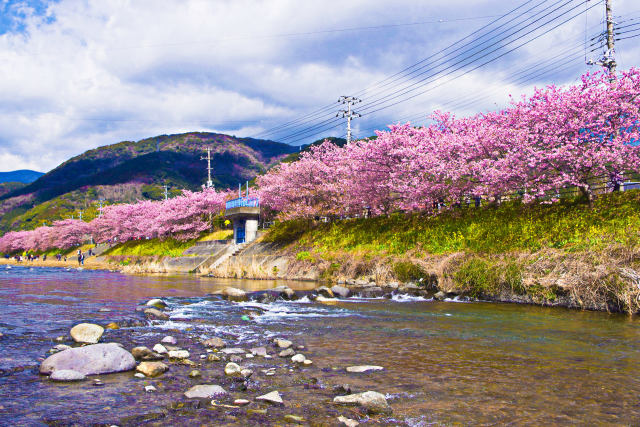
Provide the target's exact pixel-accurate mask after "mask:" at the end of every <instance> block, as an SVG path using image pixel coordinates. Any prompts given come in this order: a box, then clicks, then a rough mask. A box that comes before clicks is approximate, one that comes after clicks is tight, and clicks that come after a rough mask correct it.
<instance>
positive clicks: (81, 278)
mask: <svg viewBox="0 0 640 427" xmlns="http://www.w3.org/2000/svg"><path fill="white" fill-rule="evenodd" d="M0 273H1V274H0V304H1V305H2V306H3V307H4V310H5V313H7V315H6V316H4V317H3V319H2V321H1V322H0V333H2V334H3V335H2V336H1V337H0V340H1V342H2V346H3V352H2V354H0V371H1V374H0V401H1V402H2V403H1V404H0V424H4V423H6V424H12V425H16V424H17V425H59V424H79V425H87V424H99V425H102V424H104V425H114V424H115V425H120V426H133V425H140V424H143V423H147V424H149V425H193V424H194V423H198V424H199V425H200V424H202V425H211V424H215V425H238V426H240V425H254V424H261V425H282V424H288V425H293V424H294V423H298V422H302V423H303V424H311V425H313V424H325V425H338V423H339V422H340V421H339V420H338V418H339V417H345V418H349V419H352V420H355V421H357V422H360V423H362V424H363V425H366V424H381V425H400V426H416V427H417V426H423V425H425V424H447V425H448V424H457V423H462V424H491V423H492V424H509V423H511V424H514V423H515V424H550V423H551V424H562V423H566V424H588V423H590V422H592V421H593V419H598V420H599V421H600V422H602V423H605V424H609V425H624V424H629V423H633V420H635V419H637V418H638V417H639V416H640V414H639V413H638V408H637V407H636V405H635V404H634V402H635V401H636V400H637V399H636V396H637V395H638V393H640V389H638V384H640V382H638V374H637V372H636V371H637V370H636V369H635V363H634V361H635V360H636V359H637V357H638V356H639V353H638V351H639V350H638V349H639V348H640V342H638V336H639V335H638V330H639V329H638V328H639V325H638V321H637V319H634V318H629V317H627V316H624V315H614V314H606V313H598V312H586V311H575V310H563V309H558V308H555V309H551V308H545V307H535V306H525V305H515V304H488V303H483V302H472V303H457V302H452V301H428V300H425V299H424V298H417V297H413V298H409V297H405V298H404V299H402V300H401V299H400V298H396V299H392V300H388V301H384V300H381V299H362V298H358V297H350V298H347V299H343V298H336V299H330V301H327V300H324V299H323V298H316V299H315V300H311V299H310V298H309V295H310V294H312V289H313V288H314V287H315V285H314V284H313V283H310V282H286V283H287V284H288V285H289V286H290V288H291V290H292V291H294V292H295V293H296V294H297V296H298V297H299V298H298V299H297V300H295V301H289V300H286V299H283V298H282V297H281V295H282V294H283V292H284V291H285V288H283V287H282V286H283V285H284V284H285V282H270V281H267V280H260V281H242V280H223V279H215V278H208V277H199V276H195V275H180V276H132V275H123V274H121V273H118V272H106V271H99V270H81V271H78V270H70V271H67V270H65V269H59V268H58V269H53V268H46V267H45V268H33V269H29V268H22V267H12V268H11V269H6V267H4V268H0ZM228 287H234V288H237V289H239V290H241V291H244V292H246V294H245V296H246V298H247V301H237V302H236V301H230V300H229V299H228V298H224V297H222V296H221V295H219V294H221V293H223V292H224V289H225V288H228ZM287 293H288V292H287ZM234 294H237V292H234ZM264 295H270V297H269V298H266V297H264ZM153 298H160V299H161V300H162V301H164V303H166V307H164V308H163V306H164V305H163V304H159V305H158V306H159V307H160V308H157V310H159V312H160V313H161V314H162V315H164V316H166V317H168V318H167V319H165V318H162V317H164V316H162V315H161V316H160V317H157V316H155V315H153V314H149V313H147V314H145V313H144V310H148V309H149V308H151V307H152V306H151V305H146V304H147V302H148V301H149V300H150V299H153ZM327 299H329V298H327ZM35 317H37V318H38V319H40V321H39V322H33V318H35ZM81 323H91V324H96V325H99V326H100V327H103V328H105V329H104V331H103V333H102V336H101V337H100V338H99V340H98V342H99V343H109V342H115V343H119V344H121V345H122V347H123V348H122V351H126V352H128V353H130V354H131V355H132V356H133V354H134V353H135V354H136V355H138V356H139V359H140V360H136V361H135V365H136V366H139V365H140V364H141V363H142V362H144V360H142V357H140V356H141V355H142V354H143V353H144V352H145V351H144V350H141V349H140V347H146V348H147V349H149V350H151V352H156V350H161V348H159V347H157V344H161V345H162V346H164V347H165V348H166V349H167V351H174V352H180V351H187V352H188V354H189V355H188V357H168V354H165V356H164V358H162V359H160V360H157V361H151V360H148V361H147V362H160V363H162V364H164V365H166V366H167V367H168V370H166V371H165V372H163V373H158V374H157V375H156V376H150V375H146V374H145V376H144V377H142V376H140V375H137V376H136V373H138V374H141V372H138V371H136V370H135V367H133V369H131V370H126V371H123V372H119V373H110V374H106V373H103V374H96V375H89V376H88V377H87V378H86V379H85V380H82V381H77V382H57V381H53V380H51V379H50V378H49V376H47V375H41V374H40V373H39V371H40V368H41V366H42V363H43V361H44V359H46V358H47V357H49V356H51V355H52V354H54V352H56V351H57V353H55V354H58V355H62V354H64V352H65V351H69V350H70V349H66V347H64V346H69V347H71V349H86V348H89V347H90V346H91V345H90V344H89V345H83V344H80V343H77V342H75V340H74V339H73V338H72V336H71V335H70V331H71V330H72V329H73V328H74V327H75V326H76V325H78V324H81ZM113 324H117V325H118V329H110V327H113ZM108 325H111V326H109V327H108ZM167 336H170V337H172V338H173V339H175V344H171V343H170V342H168V341H169V340H171V339H166V337H167ZM276 338H281V339H285V340H288V341H290V342H291V346H290V347H289V348H293V351H294V354H293V355H289V356H283V357H280V356H279V354H280V353H281V352H282V351H284V350H286V349H282V348H280V346H279V345H278V344H277V343H276V341H275V339H276ZM165 339H166V341H165V342H163V340H165ZM220 341H224V344H225V346H224V347H222V348H220V347H217V348H216V345H218V343H220ZM171 342H173V340H171ZM514 342H517V345H514ZM285 345H286V344H285ZM58 346H59V347H58ZM300 346H303V347H304V348H302V347H300ZM56 347H57V348H56ZM154 347H155V348H156V350H154ZM170 347H171V348H170ZM136 348H138V349H137V350H136V351H134V349H136ZM262 348H264V350H265V352H266V353H263V351H262ZM52 349H54V350H53V352H51V350H52ZM231 349H236V350H231ZM238 349H239V350H238ZM60 350H62V351H60ZM223 350H226V351H223ZM240 350H241V351H240ZM252 350H254V351H252ZM297 353H300V354H302V355H303V356H304V358H305V359H304V360H310V361H312V363H311V364H307V365H305V364H304V361H302V363H299V362H296V361H294V360H292V358H293V357H294V356H295V355H296V354H297ZM148 354H149V353H148ZM262 354H266V356H271V357H265V356H263V355H262ZM174 355H175V356H185V354H184V353H177V354H175V353H174ZM149 356H150V357H156V356H154V355H151V354H149ZM149 356H148V357H149ZM218 358H219V359H220V360H217V359H218ZM232 358H233V360H232ZM130 360H131V359H129V361H130ZM296 360H301V358H300V357H298V358H296ZM229 363H235V364H237V365H238V366H239V367H241V368H244V369H249V370H251V371H253V373H252V374H251V376H250V377H249V378H248V379H246V378H244V377H242V378H241V377H240V376H238V377H235V376H232V375H228V374H227V373H225V368H226V367H227V365H228V364H229ZM364 365H369V366H377V367H381V368H382V369H381V370H380V369H378V370H375V369H372V370H369V371H368V372H350V371H348V370H347V368H348V367H355V366H364ZM148 367H149V366H146V367H145V366H142V367H140V370H142V369H143V368H144V369H145V370H146V368H148ZM232 367H233V366H232ZM363 369H364V368H363ZM193 371H199V375H198V373H195V372H193ZM240 371H242V369H241V370H240ZM147 372H149V373H150V372H151V371H147ZM229 372H235V371H231V370H229ZM240 373H241V372H240ZM245 374H248V372H246V371H245ZM532 378H533V381H532ZM96 380H99V381H96ZM525 382H526V383H528V384H531V387H526V388H523V387H522V384H523V383H525ZM611 384H614V385H615V386H610V385H611ZM202 385H209V386H219V387H221V388H222V389H223V390H224V391H225V392H226V394H224V395H222V396H219V397H213V398H198V397H193V395H192V394H189V396H187V395H185V393H186V392H188V391H189V390H191V389H192V388H193V387H194V386H202ZM199 390H201V391H202V388H199ZM206 390H211V389H205V390H204V391H206ZM274 391H277V392H278V394H279V396H280V397H281V398H282V403H281V404H280V403H277V402H275V403H269V402H267V401H264V400H260V399H258V398H259V397H260V396H264V395H265V394H269V393H272V392H274ZM366 391H375V392H378V393H380V394H381V395H382V396H383V397H384V400H386V403H387V405H388V406H389V408H390V409H391V413H378V414H374V413H369V410H368V409H366V407H363V406H358V405H357V404H354V406H351V405H349V406H343V405H342V404H340V403H339V402H335V401H334V400H335V399H336V397H339V396H345V395H348V394H349V393H350V394H358V393H363V392H366ZM239 400H240V401H239ZM242 400H246V401H248V403H245V402H243V401H242ZM212 401H213V402H212ZM237 401H238V402H237ZM298 417H301V418H302V419H303V420H304V421H301V420H300V419H299V418H298Z"/></svg>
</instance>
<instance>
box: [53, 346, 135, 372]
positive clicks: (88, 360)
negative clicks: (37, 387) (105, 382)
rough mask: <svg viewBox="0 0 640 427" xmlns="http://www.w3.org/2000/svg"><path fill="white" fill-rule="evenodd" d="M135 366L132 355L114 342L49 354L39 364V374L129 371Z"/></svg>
mask: <svg viewBox="0 0 640 427" xmlns="http://www.w3.org/2000/svg"><path fill="white" fill-rule="evenodd" d="M135 367H136V360H135V359H134V358H133V355H132V354H131V353H129V352H128V351H127V350H125V349H123V348H122V347H120V346H119V345H118V344H116V343H108V344H93V345H88V346H85V347H76V348H70V349H68V350H64V351H61V352H60V353H56V354H54V355H51V356H49V357H47V358H46V359H45V361H44V362H42V364H41V365H40V373H41V374H45V375H46V374H51V373H52V372H53V371H55V370H61V369H71V370H74V371H78V372H80V373H82V374H84V375H97V374H109V373H112V372H121V371H130V370H131V369H133V368H135Z"/></svg>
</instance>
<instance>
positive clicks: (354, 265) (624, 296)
mask: <svg viewBox="0 0 640 427" xmlns="http://www.w3.org/2000/svg"><path fill="white" fill-rule="evenodd" d="M265 239H266V240H267V241H272V242H278V243H281V244H285V245H287V248H288V249H289V250H290V251H291V253H292V254H295V256H296V259H297V260H298V261H299V262H300V263H306V264H313V265H314V266H315V267H316V268H318V269H320V270H321V271H323V275H324V277H326V278H329V279H330V278H338V277H357V276H367V275H369V276H373V277H375V278H376V279H378V280H390V279H398V280H402V281H409V280H417V279H419V278H427V279H431V280H426V281H425V282H434V281H435V280H434V279H435V278H436V277H437V283H438V288H440V289H442V290H445V291H451V292H457V293H464V294H467V295H471V296H474V297H480V298H490V299H498V300H519V301H524V302H535V303H542V304H563V305H570V306H576V307H584V308H593V309H601V310H604V309H606V310H615V311H627V312H637V311H638V309H639V308H640V302H639V299H640V288H639V286H638V278H639V276H638V275H636V273H635V272H636V271H640V191H630V192H626V193H613V194H608V195H603V196H601V197H600V198H598V199H597V200H596V201H595V202H594V203H593V205H592V206H589V205H588V204H587V203H585V202H584V201H580V200H572V201H564V202H561V203H557V204H553V205H543V204H532V205H523V204H521V203H519V202H509V203H505V204H502V205H500V206H493V207H483V208H479V209H477V208H473V207H469V208H466V207H462V208H457V209H454V210H452V211H448V212H444V213H442V214H440V215H437V216H426V215H419V214H411V215H405V214H393V215H390V216H383V217H377V218H370V219H351V220H343V221H337V222H333V223H309V222H307V221H297V222H296V221H293V222H285V223H280V224H277V225H276V226H275V227H274V228H273V229H271V231H270V232H269V233H268V235H267V236H265ZM562 301H564V302H562ZM567 301H568V302H567Z"/></svg>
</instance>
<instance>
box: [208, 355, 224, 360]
mask: <svg viewBox="0 0 640 427" xmlns="http://www.w3.org/2000/svg"><path fill="white" fill-rule="evenodd" d="M221 360H222V359H221V358H220V356H218V355H216V354H209V355H207V362H219V361H221Z"/></svg>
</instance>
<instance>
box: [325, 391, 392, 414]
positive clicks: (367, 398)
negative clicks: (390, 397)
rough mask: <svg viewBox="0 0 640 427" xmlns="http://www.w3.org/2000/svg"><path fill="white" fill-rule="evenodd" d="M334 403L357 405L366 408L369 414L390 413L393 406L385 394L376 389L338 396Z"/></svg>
mask: <svg viewBox="0 0 640 427" xmlns="http://www.w3.org/2000/svg"><path fill="white" fill-rule="evenodd" d="M333 403H337V404H339V405H356V406H360V407H361V408H363V409H365V410H366V411H367V412H368V413H369V414H390V413H391V407H390V406H389V404H388V403H387V399H386V398H385V397H384V395H383V394H380V393H378V392H376V391H365V392H364V393H357V394H348V395H346V396H336V397H334V398H333Z"/></svg>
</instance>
